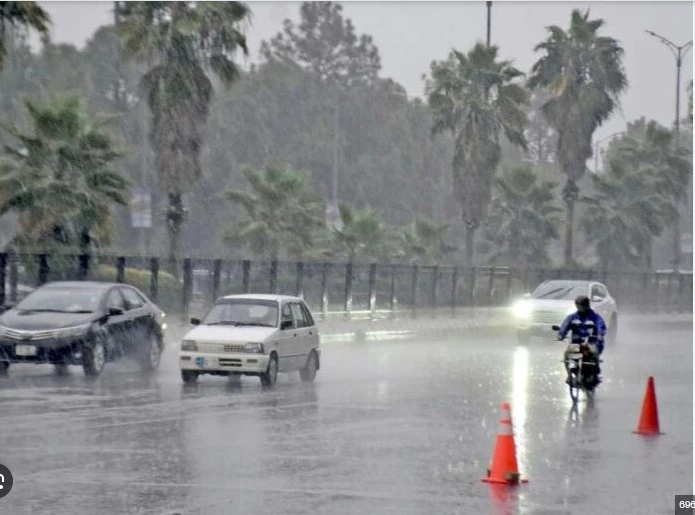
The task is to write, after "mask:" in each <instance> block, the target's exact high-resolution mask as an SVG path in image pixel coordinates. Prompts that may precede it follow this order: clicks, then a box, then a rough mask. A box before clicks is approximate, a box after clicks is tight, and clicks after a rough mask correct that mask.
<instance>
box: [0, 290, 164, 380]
mask: <svg viewBox="0 0 695 515" xmlns="http://www.w3.org/2000/svg"><path fill="white" fill-rule="evenodd" d="M165 328H166V324H164V312H162V310H161V309H159V307H157V306H156V305H155V304H154V303H152V302H151V301H150V300H149V299H148V298H147V297H146V296H145V295H144V294H143V293H142V292H141V291H140V290H138V289H137V288H133V287H132V286H128V285H125V284H118V283H105V282H89V281H79V282H53V283H47V284H45V285H43V286H41V287H39V288H37V289H36V290H34V291H33V292H32V293H30V294H29V295H28V296H27V297H26V298H24V299H23V300H22V301H21V302H20V303H19V304H17V305H16V306H10V307H9V309H8V310H6V311H5V312H3V313H2V315H0V373H6V372H7V369H8V368H9V366H10V364H11V363H36V364H44V363H50V364H53V365H55V366H56V367H57V369H58V370H65V368H66V367H67V366H68V365H82V367H83V368H84V372H85V374H86V375H88V376H98V375H99V374H100V373H101V371H102V370H103V368H104V365H105V364H106V362H108V361H114V360H116V359H119V358H121V357H125V356H129V357H134V358H136V359H137V361H138V362H139V363H140V367H141V368H142V369H143V371H153V370H155V369H156V368H157V367H158V366H159V359H160V356H161V353H162V350H163V347H164V329H165Z"/></svg>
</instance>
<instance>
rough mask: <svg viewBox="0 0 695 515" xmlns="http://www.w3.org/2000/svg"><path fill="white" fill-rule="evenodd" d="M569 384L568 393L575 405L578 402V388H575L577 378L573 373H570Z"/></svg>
mask: <svg viewBox="0 0 695 515" xmlns="http://www.w3.org/2000/svg"><path fill="white" fill-rule="evenodd" d="M569 378H570V383H569V385H568V387H569V391H570V398H571V399H572V402H573V403H575V402H577V401H578V400H579V387H578V386H577V376H576V374H575V373H570V376H569Z"/></svg>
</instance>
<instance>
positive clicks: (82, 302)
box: [17, 288, 102, 313]
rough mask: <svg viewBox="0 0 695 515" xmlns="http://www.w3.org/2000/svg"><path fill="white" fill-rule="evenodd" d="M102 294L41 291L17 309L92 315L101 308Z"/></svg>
mask: <svg viewBox="0 0 695 515" xmlns="http://www.w3.org/2000/svg"><path fill="white" fill-rule="evenodd" d="M101 293H102V292H101V290H92V289H84V288H75V289H72V288H45V289H39V290H36V291H34V292H33V293H30V294H29V295H27V296H26V297H25V298H24V300H22V302H20V303H19V304H17V309H18V310H20V311H45V312H51V313H92V312H94V311H96V310H97V308H98V307H99V298H100V297H101Z"/></svg>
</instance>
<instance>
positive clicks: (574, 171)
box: [528, 9, 627, 264]
mask: <svg viewBox="0 0 695 515" xmlns="http://www.w3.org/2000/svg"><path fill="white" fill-rule="evenodd" d="M603 25H604V21H603V20H601V19H594V20H590V19H589V11H586V12H585V13H584V14H582V13H581V12H580V11H579V10H576V9H575V10H573V11H572V16H571V21H570V26H569V29H568V30H567V31H565V30H564V29H562V28H561V27H558V26H556V25H553V26H551V27H548V32H549V35H548V38H547V39H546V40H545V41H544V42H542V43H540V44H539V45H537V46H536V48H535V51H536V52H539V51H540V52H542V53H543V55H542V56H541V57H540V58H539V59H538V61H536V63H535V64H534V65H533V68H532V70H531V76H530V77H529V82H528V87H529V89H531V90H535V89H536V88H539V87H540V88H547V90H548V93H549V94H550V98H548V100H547V101H546V102H545V103H544V104H543V105H542V107H541V110H542V112H543V114H544V115H545V117H546V119H547V120H548V122H549V123H550V125H551V126H552V127H553V129H555V132H556V133H557V136H558V138H557V152H556V154H557V161H558V164H559V166H560V169H561V170H562V172H563V173H564V174H565V176H566V177H567V182H566V184H565V187H564V189H563V192H562V194H563V200H564V202H565V205H566V208H567V217H566V222H565V224H566V225H565V252H564V254H565V256H564V257H565V264H570V263H571V262H572V246H573V229H574V206H575V202H576V201H577V199H578V198H579V187H578V185H577V182H578V181H579V180H580V179H581V177H582V176H583V175H584V173H585V172H586V161H587V159H589V158H590V157H591V156H592V145H591V140H592V136H593V134H594V131H596V129H597V128H598V127H600V126H601V125H602V124H603V122H605V121H606V120H607V119H608V118H609V117H610V116H611V115H612V114H613V111H614V110H615V109H616V107H617V106H618V99H619V96H620V94H621V93H622V92H623V91H624V90H625V89H626V88H627V78H626V76H625V72H624V70H623V64H622V60H623V54H624V51H623V49H622V48H621V46H620V45H619V43H618V41H616V40H615V39H613V38H610V37H604V36H600V35H599V29H601V27H603Z"/></svg>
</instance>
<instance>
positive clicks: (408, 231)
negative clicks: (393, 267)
mask: <svg viewBox="0 0 695 515" xmlns="http://www.w3.org/2000/svg"><path fill="white" fill-rule="evenodd" d="M448 230H449V224H446V223H440V222H437V221H436V220H431V219H428V218H426V217H424V216H421V215H417V216H416V217H415V219H414V220H413V221H412V222H411V223H410V224H408V225H407V226H405V227H404V228H403V229H402V230H401V233H400V239H401V241H400V246H401V250H400V252H399V254H400V256H401V257H404V258H406V259H407V260H409V261H410V262H412V263H420V264H432V263H440V262H441V260H442V258H443V257H444V255H445V254H446V253H447V252H451V251H452V250H455V249H453V248H451V247H450V246H448V245H447V244H446V233H447V231H448Z"/></svg>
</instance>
